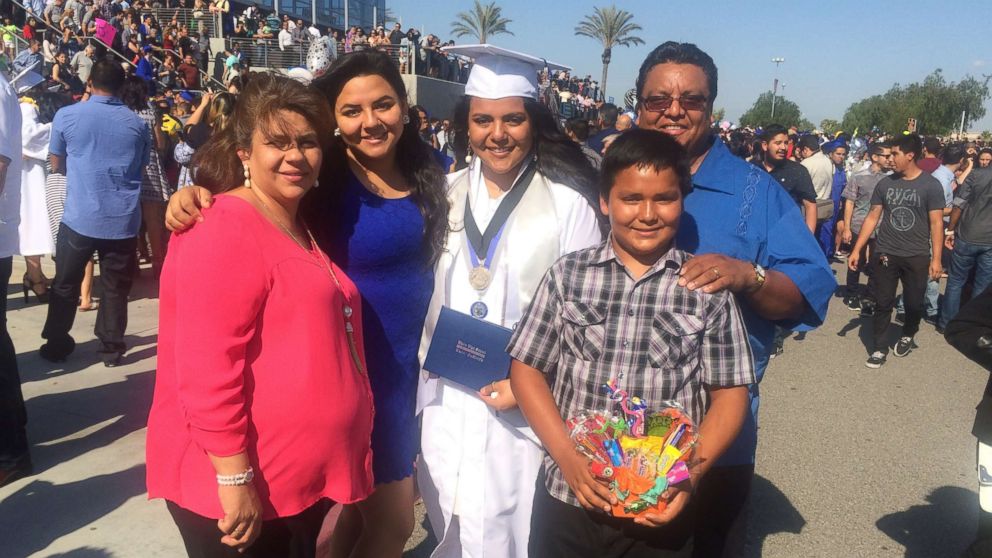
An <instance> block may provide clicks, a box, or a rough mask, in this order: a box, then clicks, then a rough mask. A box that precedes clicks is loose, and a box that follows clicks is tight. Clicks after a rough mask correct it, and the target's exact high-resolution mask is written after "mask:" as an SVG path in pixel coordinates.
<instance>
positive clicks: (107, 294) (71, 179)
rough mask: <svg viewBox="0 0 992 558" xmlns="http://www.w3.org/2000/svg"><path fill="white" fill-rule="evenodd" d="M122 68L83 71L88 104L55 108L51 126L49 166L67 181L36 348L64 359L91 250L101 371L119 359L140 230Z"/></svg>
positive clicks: (141, 135)
mask: <svg viewBox="0 0 992 558" xmlns="http://www.w3.org/2000/svg"><path fill="white" fill-rule="evenodd" d="M124 77H125V74H124V70H123V69H122V68H121V66H120V64H118V63H116V62H113V61H111V60H101V61H99V62H97V63H95V64H94V65H93V70H92V71H91V72H90V84H89V85H90V93H91V96H90V99H89V100H88V101H85V102H82V103H79V104H76V105H72V106H69V107H66V108H63V109H62V110H60V111H59V112H58V113H57V114H56V115H55V121H54V122H53V123H52V138H51V142H50V144H49V152H50V154H51V162H52V169H53V171H55V172H64V173H65V175H66V180H67V185H66V186H67V187H66V200H65V213H64V214H63V215H62V224H61V225H60V226H59V232H58V239H57V242H56V253H57V257H56V260H55V279H54V281H53V283H52V289H51V301H50V303H49V305H48V319H47V320H46V321H45V329H44V330H43V331H42V337H44V338H45V339H47V340H48V342H47V343H45V344H44V345H43V346H42V347H41V350H40V354H41V356H42V358H45V359H47V360H50V361H53V362H57V361H62V360H65V358H66V357H67V356H69V354H70V353H71V352H72V351H73V349H74V348H75V341H74V340H73V339H72V337H71V336H70V335H69V330H70V329H71V328H72V322H73V320H74V319H75V317H76V304H77V303H78V300H79V289H80V285H81V284H82V280H83V271H84V269H85V267H86V263H87V262H88V261H89V259H90V258H91V257H92V255H93V252H97V254H98V255H99V257H100V279H101V284H102V286H103V300H102V302H101V304H100V308H99V310H98V313H97V318H96V328H95V333H96V336H97V338H98V339H99V340H100V348H99V353H100V355H101V358H102V359H103V362H104V364H106V365H107V366H116V365H117V364H119V363H120V360H121V357H122V356H123V354H124V349H125V346H124V328H125V326H126V325H127V297H128V294H130V292H131V283H132V279H133V275H134V271H135V269H136V267H137V262H136V261H135V251H136V247H137V244H136V239H137V236H138V229H139V228H140V226H141V208H140V204H139V193H140V191H141V169H142V168H143V167H144V166H145V165H146V164H148V157H149V154H150V149H151V132H150V131H149V129H148V125H146V124H145V123H144V121H142V120H141V118H139V117H138V115H137V114H135V113H134V112H133V111H132V110H131V109H129V108H127V107H126V106H124V105H123V104H122V103H121V101H120V100H119V99H117V97H116V93H117V91H118V90H119V89H120V87H121V85H122V84H123V83H124Z"/></svg>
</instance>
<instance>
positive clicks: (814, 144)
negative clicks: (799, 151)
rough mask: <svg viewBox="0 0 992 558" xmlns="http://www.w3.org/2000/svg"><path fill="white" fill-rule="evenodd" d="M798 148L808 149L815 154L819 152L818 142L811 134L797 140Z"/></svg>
mask: <svg viewBox="0 0 992 558" xmlns="http://www.w3.org/2000/svg"><path fill="white" fill-rule="evenodd" d="M799 147H800V148H805V149H809V150H811V151H813V152H814V153H815V152H817V151H819V150H820V140H819V138H817V137H816V136H814V135H812V134H810V135H807V136H802V137H800V138H799Z"/></svg>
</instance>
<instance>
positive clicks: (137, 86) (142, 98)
mask: <svg viewBox="0 0 992 558" xmlns="http://www.w3.org/2000/svg"><path fill="white" fill-rule="evenodd" d="M117 97H118V98H119V99H120V100H121V102H122V103H124V106H126V107H127V108H129V109H131V110H133V111H134V112H141V111H143V110H146V109H147V108H148V83H147V82H146V81H145V80H143V79H141V78H140V77H138V76H134V75H131V76H127V77H126V78H124V85H122V86H121V88H120V90H118V91H117Z"/></svg>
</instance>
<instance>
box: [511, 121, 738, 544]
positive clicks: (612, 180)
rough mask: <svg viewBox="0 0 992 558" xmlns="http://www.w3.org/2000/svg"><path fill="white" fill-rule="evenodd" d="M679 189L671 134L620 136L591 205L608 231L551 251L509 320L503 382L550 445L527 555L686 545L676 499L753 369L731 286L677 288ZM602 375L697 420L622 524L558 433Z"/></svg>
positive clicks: (731, 424)
mask: <svg viewBox="0 0 992 558" xmlns="http://www.w3.org/2000/svg"><path fill="white" fill-rule="evenodd" d="M689 188H691V175H690V171H689V168H688V164H687V163H686V162H685V159H684V153H683V150H682V148H681V147H680V146H679V145H678V144H677V143H676V142H675V140H673V139H672V138H670V137H669V136H667V135H665V134H662V133H660V132H655V131H650V130H631V131H628V132H625V133H624V134H623V135H621V136H620V137H619V138H618V139H617V140H616V141H614V142H613V145H611V146H610V149H609V151H607V154H606V157H605V158H604V159H603V163H602V167H601V177H600V206H601V209H602V211H603V213H604V214H606V215H607V216H608V217H609V219H610V225H611V229H612V233H611V235H610V238H608V239H607V240H606V241H605V242H604V243H603V244H601V245H600V246H598V247H596V248H589V249H586V250H580V251H578V252H574V253H572V254H569V255H567V256H565V257H563V258H561V259H560V260H558V262H556V263H555V264H554V266H552V267H551V269H550V270H549V271H548V273H547V274H546V275H545V276H544V279H543V281H542V282H541V285H540V287H538V291H537V294H536V296H535V298H534V301H533V303H532V304H531V306H530V308H529V309H528V310H527V312H526V314H524V317H523V319H521V321H520V323H519V324H518V325H517V327H516V330H515V332H514V334H513V338H512V339H511V341H510V345H509V347H508V351H509V353H510V355H511V356H512V357H513V359H514V361H513V364H512V366H511V369H510V380H511V384H512V388H513V392H514V395H515V397H516V401H517V404H518V405H519V406H520V409H521V410H522V411H523V413H524V415H525V416H526V417H527V420H528V422H529V423H530V425H531V427H532V428H533V429H534V432H535V433H536V434H537V435H538V437H539V438H540V439H541V441H542V443H543V444H544V447H545V449H546V450H547V452H546V455H545V459H544V472H543V475H542V478H543V481H544V485H545V487H546V490H542V489H541V487H539V488H538V490H537V493H536V494H535V497H534V510H533V515H532V519H531V538H530V543H529V553H530V555H531V556H540V557H542V558H545V557H551V556H563V557H564V556H569V557H574V556H589V557H599V556H626V557H636V556H651V557H659V556H682V555H687V554H686V553H688V552H689V551H690V550H691V546H692V545H691V544H687V543H688V540H689V538H690V537H691V533H692V526H691V518H692V516H693V514H692V513H687V512H686V511H685V509H686V506H687V505H689V502H690V499H691V495H692V488H694V487H695V485H696V484H697V483H698V482H699V479H700V478H701V477H702V476H703V475H704V474H706V472H707V471H708V470H709V468H710V467H711V466H712V465H713V464H714V463H715V462H716V460H717V458H719V457H720V455H721V454H722V453H723V452H724V451H725V450H726V449H727V447H728V446H729V445H730V443H731V442H732V441H733V440H734V437H735V436H736V435H737V433H738V431H739V430H740V428H741V426H742V425H743V423H744V419H745V415H746V413H747V406H748V395H747V384H750V383H753V382H754V381H755V377H754V366H753V362H752V358H751V349H750V346H749V344H748V340H747V332H746V331H745V329H744V324H743V322H742V320H741V316H740V311H739V309H738V308H737V304H736V302H735V301H734V298H733V295H732V294H731V293H729V292H727V291H723V292H720V293H717V294H708V292H707V291H708V287H707V288H703V289H700V290H695V291H690V290H688V289H687V288H685V287H680V286H679V285H678V280H679V270H680V269H681V267H682V264H683V263H684V262H686V261H687V260H688V258H689V257H690V255H689V254H686V253H685V252H682V251H681V250H678V249H677V248H675V247H674V238H675V233H676V230H677V229H678V225H679V218H680V216H681V213H682V199H683V196H684V195H685V194H686V193H687V192H688V191H689ZM714 273H719V270H714ZM611 379H613V380H615V381H616V383H617V385H618V387H619V388H620V389H623V390H625V391H626V392H627V393H629V394H631V395H632V396H634V395H636V396H639V397H641V398H642V399H644V400H645V401H646V402H647V403H648V405H649V407H650V405H651V404H652V403H658V402H660V401H663V400H668V399H673V400H676V401H678V402H679V403H681V404H682V405H683V406H684V407H685V408H686V410H687V411H688V413H689V415H690V416H691V417H692V418H693V420H694V421H696V423H697V424H699V425H700V426H699V433H700V436H699V438H700V441H699V445H698V446H697V448H696V454H695V455H696V463H695V464H694V465H693V467H692V468H691V470H690V472H691V479H690V481H689V482H687V483H682V484H680V485H678V486H675V487H672V488H669V490H668V493H667V494H666V495H665V496H666V497H671V498H672V500H671V502H670V504H669V506H668V507H667V508H666V509H665V510H664V512H662V513H661V514H651V513H646V514H644V515H642V516H640V517H638V518H636V519H634V520H633V521H631V520H629V519H624V518H614V517H612V516H610V515H609V509H610V504H611V503H613V502H614V501H615V498H614V497H613V496H612V495H611V494H610V492H609V490H608V488H607V487H606V485H605V484H603V483H601V482H600V481H598V480H596V479H595V478H594V477H593V476H592V474H591V473H590V472H589V460H588V459H587V458H586V457H584V456H583V455H582V454H580V453H579V452H577V451H576V450H575V446H574V444H573V443H572V442H571V441H570V439H569V437H568V431H567V430H566V427H565V423H564V421H563V417H564V418H568V417H571V416H574V415H576V414H578V413H579V412H580V411H582V410H594V409H610V408H612V407H613V405H612V402H611V401H610V399H609V397H608V395H607V394H606V393H605V392H604V390H603V386H604V385H605V384H606V383H607V382H608V381H609V380H611ZM579 506H581V507H579ZM583 508H584V509H583ZM604 510H605V512H606V513H604Z"/></svg>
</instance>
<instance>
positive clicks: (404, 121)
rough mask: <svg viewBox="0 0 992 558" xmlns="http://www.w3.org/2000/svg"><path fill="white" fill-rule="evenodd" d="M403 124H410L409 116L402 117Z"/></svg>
mask: <svg viewBox="0 0 992 558" xmlns="http://www.w3.org/2000/svg"><path fill="white" fill-rule="evenodd" d="M403 123H404V124H409V123H410V115H409V114H404V115H403Z"/></svg>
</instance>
